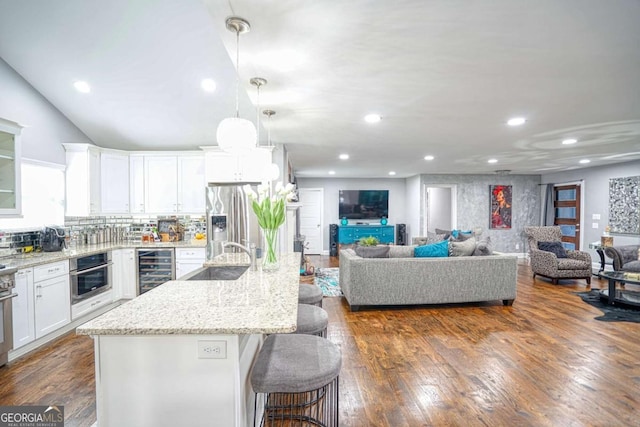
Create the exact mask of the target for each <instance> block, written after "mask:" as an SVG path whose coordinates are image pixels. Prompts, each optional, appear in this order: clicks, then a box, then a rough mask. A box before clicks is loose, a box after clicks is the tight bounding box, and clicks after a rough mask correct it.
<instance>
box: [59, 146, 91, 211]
mask: <svg viewBox="0 0 640 427" xmlns="http://www.w3.org/2000/svg"><path fill="white" fill-rule="evenodd" d="M62 145H63V146H64V149H65V151H66V157H67V169H66V171H65V175H66V177H65V181H66V191H65V200H66V205H67V206H66V210H65V214H66V215H67V216H88V215H97V214H99V213H100V197H101V194H100V191H101V189H100V148H98V147H96V146H94V145H89V144H62Z"/></svg>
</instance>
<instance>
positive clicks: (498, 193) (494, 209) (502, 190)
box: [489, 185, 511, 230]
mask: <svg viewBox="0 0 640 427" xmlns="http://www.w3.org/2000/svg"><path fill="white" fill-rule="evenodd" d="M489 198H490V200H491V213H490V215H491V217H490V221H489V228H490V229H494V230H510V229H511V186H510V185H491V186H489Z"/></svg>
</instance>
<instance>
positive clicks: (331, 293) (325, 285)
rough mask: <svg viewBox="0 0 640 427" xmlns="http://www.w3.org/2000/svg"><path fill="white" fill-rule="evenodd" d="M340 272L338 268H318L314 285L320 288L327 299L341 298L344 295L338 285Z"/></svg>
mask: <svg viewBox="0 0 640 427" xmlns="http://www.w3.org/2000/svg"><path fill="white" fill-rule="evenodd" d="M339 271H340V269H339V268H336V267H327V268H316V273H315V277H314V278H313V283H314V284H316V285H318V286H320V288H321V289H322V294H323V295H324V296H325V297H339V296H341V295H342V290H341V289H340V284H339V283H338V277H339V274H338V272H339Z"/></svg>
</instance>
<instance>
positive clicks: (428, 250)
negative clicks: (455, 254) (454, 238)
mask: <svg viewBox="0 0 640 427" xmlns="http://www.w3.org/2000/svg"><path fill="white" fill-rule="evenodd" d="M413 253H414V255H415V256H416V257H417V258H440V257H448V256H449V241H448V240H443V241H442V242H438V243H432V244H429V245H424V246H417V247H416V248H415V249H414V250H413Z"/></svg>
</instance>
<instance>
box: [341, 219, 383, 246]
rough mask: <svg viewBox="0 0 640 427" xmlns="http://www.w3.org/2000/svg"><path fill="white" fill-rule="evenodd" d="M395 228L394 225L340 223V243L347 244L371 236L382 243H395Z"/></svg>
mask: <svg viewBox="0 0 640 427" xmlns="http://www.w3.org/2000/svg"><path fill="white" fill-rule="evenodd" d="M394 230H395V227H394V226H393V225H377V224H376V225H340V226H338V243H340V244H341V245H347V244H351V243H355V242H357V241H358V240H360V239H361V238H363V237H369V236H373V237H375V238H376V239H378V241H379V242H380V243H394V236H395V231H394Z"/></svg>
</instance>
